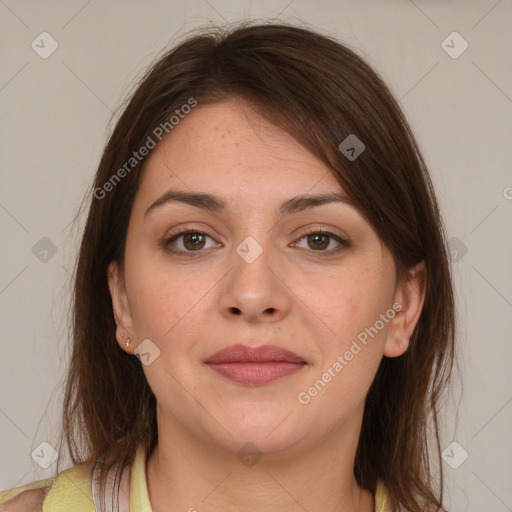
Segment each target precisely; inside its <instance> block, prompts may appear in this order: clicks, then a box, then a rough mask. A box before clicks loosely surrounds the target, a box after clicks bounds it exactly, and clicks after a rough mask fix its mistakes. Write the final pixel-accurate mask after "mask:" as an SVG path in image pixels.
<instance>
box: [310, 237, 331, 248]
mask: <svg viewBox="0 0 512 512" xmlns="http://www.w3.org/2000/svg"><path fill="white" fill-rule="evenodd" d="M307 239H308V244H309V246H310V247H312V248H314V249H326V248H327V247H328V245H329V237H328V236H327V235H324V234H320V233H317V234H316V235H308V237H307ZM315 246H316V247H315Z"/></svg>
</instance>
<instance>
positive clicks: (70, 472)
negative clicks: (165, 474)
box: [0, 447, 391, 512]
mask: <svg viewBox="0 0 512 512" xmlns="http://www.w3.org/2000/svg"><path fill="white" fill-rule="evenodd" d="M52 482H53V485H52V487H51V489H50V492H49V493H48V494H47V496H46V498H45V500H44V502H43V508H42V512H70V511H73V512H95V509H94V502H93V498H92V483H91V471H90V468H89V469H87V468H85V467H84V466H83V465H78V466H73V467H72V468H69V469H66V470H65V471H62V472H60V473H59V474H58V475H57V476H56V477H55V479H52V478H48V479H46V480H39V481H37V482H32V483H30V484H27V485H24V486H22V487H16V488H14V489H10V490H7V491H0V512H3V510H4V508H3V505H4V504H5V503H6V502H8V501H10V500H12V499H13V498H14V497H16V496H17V495H18V494H20V493H22V492H23V491H26V490H29V489H40V488H42V487H46V486H47V485H49V484H51V483H52ZM386 501H387V500H386V491H385V488H384V485H383V484H382V482H379V483H378V484H377V490H376V492H375V512H391V511H390V509H389V508H388V506H387V503H386ZM130 512H152V511H151V504H150V502H149V495H148V488H147V480H146V458H145V455H144V450H143V449H142V447H139V449H138V450H137V453H136V456H135V460H134V463H133V466H132V470H131V477H130Z"/></svg>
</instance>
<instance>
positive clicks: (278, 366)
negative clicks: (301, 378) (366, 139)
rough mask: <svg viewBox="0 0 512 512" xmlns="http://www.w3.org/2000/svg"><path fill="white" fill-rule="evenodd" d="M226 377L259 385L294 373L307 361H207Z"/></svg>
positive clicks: (242, 382)
mask: <svg viewBox="0 0 512 512" xmlns="http://www.w3.org/2000/svg"><path fill="white" fill-rule="evenodd" d="M207 364H208V366H209V367H210V368H212V369H213V370H215V371H216V372H218V373H220V374H221V375H223V376H224V377H227V378H228V379H231V380H233V381H235V382H239V383H240V384H247V385H250V386H257V385H259V384H265V383H267V382H272V381H273V380H276V379H280V378H281V377H286V376H287V375H293V374H294V373H297V372H298V371H300V370H302V368H304V366H305V363H287V362H283V361H268V362H265V363H207Z"/></svg>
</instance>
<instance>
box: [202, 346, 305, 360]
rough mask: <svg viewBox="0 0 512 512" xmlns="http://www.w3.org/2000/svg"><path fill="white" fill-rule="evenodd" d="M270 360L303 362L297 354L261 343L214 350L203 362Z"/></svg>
mask: <svg viewBox="0 0 512 512" xmlns="http://www.w3.org/2000/svg"><path fill="white" fill-rule="evenodd" d="M271 361H274V362H277V361H279V362H281V361H282V362H290V363H305V361H304V359H303V358H302V357H300V356H299V355H297V354H295V353H294V352H291V351H290V350H286V349H284V348H281V347H278V346H276V345H263V346H260V347H248V346H246V345H232V346H230V347H226V348H223V349H221V350H219V351H218V352H215V354H213V355H211V356H210V357H209V358H208V359H207V360H206V361H205V363H214V364H218V363H245V362H247V363H264V362H271Z"/></svg>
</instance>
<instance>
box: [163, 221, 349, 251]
mask: <svg viewBox="0 0 512 512" xmlns="http://www.w3.org/2000/svg"><path fill="white" fill-rule="evenodd" d="M191 234H197V235H202V236H206V237H208V238H211V237H210V235H208V234H207V233H204V232H203V231H200V230H197V229H186V230H184V231H179V232H178V233H175V234H173V235H172V236H170V237H168V238H166V239H165V241H164V243H163V246H164V248H165V249H166V250H167V251H169V252H171V253H174V254H178V255H184V256H186V257H192V258H194V257H198V256H199V255H200V253H201V252H204V250H203V249H198V250H197V251H183V250H181V249H174V248H171V243H172V242H174V241H175V240H176V239H178V238H180V237H181V236H183V235H191ZM311 235H323V236H328V237H329V238H333V239H334V240H335V241H336V242H338V243H339V244H340V245H339V246H338V247H336V248H335V249H330V250H328V251H322V250H320V251H315V250H313V249H311V250H310V251H311V252H313V253H315V255H319V256H320V257H328V256H332V255H334V254H338V253H339V252H341V251H343V250H344V249H347V248H349V247H350V243H349V242H348V241H347V240H345V239H343V238H341V237H340V236H338V235H335V234H334V233H331V232H330V231H325V230H323V229H320V228H309V229H308V230H306V232H305V233H302V234H301V236H300V238H299V242H300V241H301V240H302V239H303V238H306V237H308V236H311ZM306 250H308V249H306Z"/></svg>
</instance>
